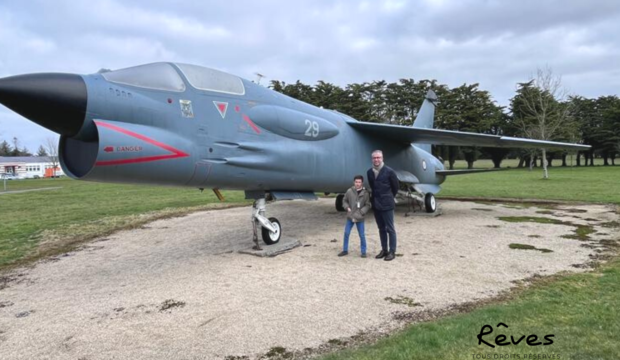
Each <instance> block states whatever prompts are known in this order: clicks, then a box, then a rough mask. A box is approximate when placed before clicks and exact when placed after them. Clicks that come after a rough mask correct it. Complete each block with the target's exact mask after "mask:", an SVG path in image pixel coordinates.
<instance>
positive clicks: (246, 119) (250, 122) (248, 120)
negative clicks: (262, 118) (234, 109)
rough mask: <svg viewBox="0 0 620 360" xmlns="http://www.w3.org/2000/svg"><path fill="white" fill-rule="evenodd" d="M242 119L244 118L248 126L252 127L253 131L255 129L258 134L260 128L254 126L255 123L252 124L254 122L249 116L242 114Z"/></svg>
mask: <svg viewBox="0 0 620 360" xmlns="http://www.w3.org/2000/svg"><path fill="white" fill-rule="evenodd" d="M242 117H243V120H245V122H247V123H248V124H250V126H251V127H252V129H254V131H256V133H257V134H260V129H259V128H258V126H256V124H254V122H253V121H252V120H251V119H250V117H249V116H247V115H243V116H242Z"/></svg>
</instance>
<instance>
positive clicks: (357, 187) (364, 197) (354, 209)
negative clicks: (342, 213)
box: [338, 175, 371, 258]
mask: <svg viewBox="0 0 620 360" xmlns="http://www.w3.org/2000/svg"><path fill="white" fill-rule="evenodd" d="M342 205H343V206H344V208H345V209H347V224H346V225H345V226H344V244H343V246H342V252H340V253H339V254H338V256H345V255H348V254H349V235H350V234H351V228H352V227H353V224H355V225H356V227H357V233H358V234H359V236H360V241H361V250H362V257H363V258H365V257H366V235H365V234H364V216H365V215H366V213H367V212H368V210H370V207H371V205H370V194H369V193H368V190H366V188H364V177H363V176H362V175H356V176H355V177H354V178H353V186H352V187H351V188H350V189H349V190H347V192H346V194H345V195H344V199H343V202H342Z"/></svg>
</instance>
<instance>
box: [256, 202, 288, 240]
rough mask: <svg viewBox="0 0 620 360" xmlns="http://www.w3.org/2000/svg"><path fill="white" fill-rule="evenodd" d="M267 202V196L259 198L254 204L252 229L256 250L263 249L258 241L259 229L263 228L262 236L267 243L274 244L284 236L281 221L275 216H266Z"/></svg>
mask: <svg viewBox="0 0 620 360" xmlns="http://www.w3.org/2000/svg"><path fill="white" fill-rule="evenodd" d="M266 207H267V204H266V201H265V198H261V199H257V200H255V201H254V205H252V230H253V233H254V238H253V240H254V244H255V245H254V247H253V249H254V250H262V248H261V247H260V244H259V242H258V229H259V228H260V230H261V237H262V238H263V241H264V242H265V244H267V245H273V244H275V243H277V242H278V241H280V238H281V237H282V226H281V225H280V221H278V219H276V218H274V217H270V218H267V217H266V216H265V210H266Z"/></svg>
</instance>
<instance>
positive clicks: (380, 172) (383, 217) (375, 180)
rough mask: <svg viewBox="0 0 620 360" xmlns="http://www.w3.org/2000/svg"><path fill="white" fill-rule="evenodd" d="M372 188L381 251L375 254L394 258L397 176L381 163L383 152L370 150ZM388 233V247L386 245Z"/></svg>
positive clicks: (368, 175)
mask: <svg viewBox="0 0 620 360" xmlns="http://www.w3.org/2000/svg"><path fill="white" fill-rule="evenodd" d="M367 179H368V183H369V184H370V189H371V190H372V208H373V210H374V213H375V220H376V221H377V226H378V227H379V237H380V238H381V252H380V253H379V255H377V256H375V258H377V259H381V258H383V260H385V261H391V260H394V257H395V253H396V229H395V228H394V208H395V207H396V203H395V202H394V197H395V196H396V194H397V193H398V178H397V177H396V173H395V172H394V170H392V169H391V168H390V167H389V166H387V165H385V164H384V163H383V152H382V151H381V150H375V151H373V152H372V167H371V168H370V169H368V172H367ZM388 235H389V247H388Z"/></svg>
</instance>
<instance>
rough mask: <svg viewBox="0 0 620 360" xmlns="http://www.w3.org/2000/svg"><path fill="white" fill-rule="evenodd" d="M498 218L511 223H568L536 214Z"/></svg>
mask: <svg viewBox="0 0 620 360" xmlns="http://www.w3.org/2000/svg"><path fill="white" fill-rule="evenodd" d="M498 219H500V220H501V221H506V222H512V223H523V222H533V223H538V224H554V225H570V224H568V223H566V222H564V221H561V220H557V219H551V218H546V217H538V216H500V217H498Z"/></svg>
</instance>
